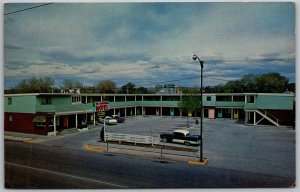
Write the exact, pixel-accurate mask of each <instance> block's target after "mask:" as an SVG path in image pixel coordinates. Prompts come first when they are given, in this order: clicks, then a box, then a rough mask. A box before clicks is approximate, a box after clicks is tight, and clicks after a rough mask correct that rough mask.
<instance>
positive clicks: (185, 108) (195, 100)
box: [178, 89, 201, 127]
mask: <svg viewBox="0 0 300 192" xmlns="http://www.w3.org/2000/svg"><path fill="white" fill-rule="evenodd" d="M182 92H183V96H182V98H181V101H179V102H178V108H179V110H180V111H182V112H184V113H186V117H187V126H188V127H189V126H190V124H189V113H192V112H194V111H195V110H197V109H199V108H200V104H201V103H200V97H199V96H198V93H197V92H195V90H188V89H185V90H183V91H182Z"/></svg>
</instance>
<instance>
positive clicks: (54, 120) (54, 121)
mask: <svg viewBox="0 0 300 192" xmlns="http://www.w3.org/2000/svg"><path fill="white" fill-rule="evenodd" d="M53 123H54V125H53V127H54V136H56V115H55V114H54V119H53Z"/></svg>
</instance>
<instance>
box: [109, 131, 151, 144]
mask: <svg viewBox="0 0 300 192" xmlns="http://www.w3.org/2000/svg"><path fill="white" fill-rule="evenodd" d="M105 140H106V141H118V142H119V143H121V142H130V143H134V144H135V145H136V144H137V143H142V144H151V145H152V146H153V137H151V136H143V135H132V134H120V133H109V132H105Z"/></svg>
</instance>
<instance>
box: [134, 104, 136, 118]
mask: <svg viewBox="0 0 300 192" xmlns="http://www.w3.org/2000/svg"><path fill="white" fill-rule="evenodd" d="M134 116H136V106H135V107H134Z"/></svg>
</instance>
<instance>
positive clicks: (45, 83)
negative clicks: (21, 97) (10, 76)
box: [14, 77, 54, 93]
mask: <svg viewBox="0 0 300 192" xmlns="http://www.w3.org/2000/svg"><path fill="white" fill-rule="evenodd" d="M53 85H54V80H53V79H52V78H51V77H44V78H37V77H31V78H29V79H23V80H22V81H21V82H20V83H19V84H18V85H16V86H15V88H14V89H15V91H16V93H50V92H52V88H53Z"/></svg>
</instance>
